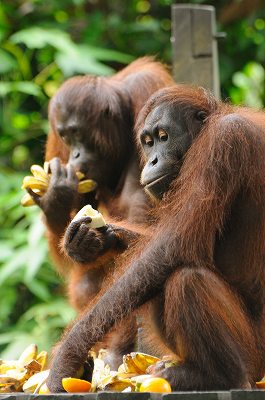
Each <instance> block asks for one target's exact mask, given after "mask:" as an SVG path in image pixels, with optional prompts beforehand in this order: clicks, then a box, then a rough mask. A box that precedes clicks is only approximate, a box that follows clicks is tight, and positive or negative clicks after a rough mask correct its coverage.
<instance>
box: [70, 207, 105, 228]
mask: <svg viewBox="0 0 265 400" xmlns="http://www.w3.org/2000/svg"><path fill="white" fill-rule="evenodd" d="M82 217H90V218H91V219H92V221H91V222H89V223H88V224H87V225H88V226H89V227H90V228H101V227H102V226H105V225H106V222H105V220H104V218H103V216H102V214H101V213H100V212H98V211H97V210H94V208H93V207H92V206H91V205H90V204H87V205H86V206H84V207H83V208H81V210H80V211H78V213H77V214H76V216H75V217H74V218H73V221H78V220H79V219H80V218H82Z"/></svg>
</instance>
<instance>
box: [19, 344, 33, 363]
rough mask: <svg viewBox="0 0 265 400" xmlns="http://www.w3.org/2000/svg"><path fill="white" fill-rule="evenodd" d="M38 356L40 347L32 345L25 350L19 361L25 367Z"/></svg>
mask: <svg viewBox="0 0 265 400" xmlns="http://www.w3.org/2000/svg"><path fill="white" fill-rule="evenodd" d="M37 354H38V347H37V345H36V344H30V345H29V346H28V347H26V348H25V350H24V351H23V352H22V353H21V355H20V357H19V359H18V361H19V362H20V364H22V365H25V364H27V363H28V362H30V361H32V360H35V358H36V357H37Z"/></svg>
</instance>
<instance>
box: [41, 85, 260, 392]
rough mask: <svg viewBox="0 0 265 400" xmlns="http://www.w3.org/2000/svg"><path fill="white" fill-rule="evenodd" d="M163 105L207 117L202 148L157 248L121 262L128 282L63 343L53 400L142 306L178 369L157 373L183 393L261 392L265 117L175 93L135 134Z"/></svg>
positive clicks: (173, 195)
mask: <svg viewBox="0 0 265 400" xmlns="http://www.w3.org/2000/svg"><path fill="white" fill-rule="evenodd" d="M163 102H168V103H173V104H175V105H176V107H177V105H179V104H181V105H182V111H183V112H182V113H180V115H181V117H182V118H183V116H184V118H190V117H191V115H192V112H193V113H194V110H201V109H203V110H204V111H206V112H207V115H208V117H207V119H206V120H205V122H204V126H203V128H202V130H201V131H200V132H194V131H193V130H192V124H191V126H190V128H191V133H192V134H193V137H194V141H193V144H192V145H191V147H190V149H189V150H188V152H187V154H186V156H185V160H184V163H183V165H182V168H181V171H180V174H179V176H178V178H177V179H175V180H174V182H173V183H172V185H171V189H170V190H169V191H168V193H167V194H166V195H165V196H164V199H163V201H162V203H161V204H160V205H159V206H158V208H157V211H156V218H157V219H158V222H157V223H156V226H153V227H152V229H151V238H150V239H148V240H145V242H144V243H140V244H139V245H138V246H137V247H136V248H135V250H134V251H133V252H132V255H131V257H130V258H127V259H126V258H125V256H124V255H123V256H122V259H121V262H120V263H121V270H122V271H124V269H125V272H123V273H122V272H121V277H120V279H119V280H115V282H114V283H112V284H111V285H110V288H109V290H108V291H107V292H106V293H105V294H104V295H103V296H99V298H98V301H97V303H95V305H94V307H93V309H92V310H91V309H90V310H88V312H87V313H85V314H84V316H83V318H81V319H80V320H79V321H78V322H77V323H76V325H75V326H74V327H73V329H72V330H71V331H70V332H68V334H67V335H65V338H64V340H63V342H62V343H61V347H60V349H59V350H58V352H57V354H56V357H55V360H54V362H53V366H52V369H51V373H50V376H49V380H48V386H49V387H50V389H51V390H53V391H60V390H61V381H60V380H61V378H62V377H63V376H70V375H72V374H73V373H74V372H75V371H76V370H78V367H80V365H81V364H82V363H83V362H84V360H85V358H86V354H87V351H88V349H89V348H90V347H91V346H92V345H94V343H96V342H97V341H98V340H100V339H101V338H102V336H103V335H104V334H105V333H106V332H108V331H109V329H110V328H111V327H112V326H113V325H114V324H115V323H117V322H118V321H120V319H121V318H123V317H125V316H127V315H130V313H131V312H133V311H134V310H135V309H137V308H139V307H141V306H142V305H144V304H149V305H150V310H149V312H148V314H149V316H150V318H151V321H152V322H153V323H154V324H155V330H156V331H155V333H157V339H156V340H157V345H156V348H157V347H158V345H159V342H160V341H162V342H163V344H164V346H166V347H167V348H168V349H169V352H170V354H174V355H175V358H176V359H178V360H179V359H180V360H181V363H180V365H179V366H177V367H170V368H165V369H164V366H162V367H161V366H160V367H157V368H156V369H155V372H156V373H157V374H158V375H160V376H163V377H165V378H166V379H168V380H169V381H170V382H171V384H172V386H173V388H174V389H175V390H218V389H219V390H224V389H231V388H246V387H250V385H251V386H254V387H255V381H257V380H260V379H261V378H262V377H263V375H264V373H265V361H264V360H265V344H264V343H265V332H264V326H265V325H264V323H265V307H264V306H265V274H264V254H265V114H264V113H263V112H261V111H260V112H258V111H254V110H251V109H246V108H241V107H232V106H230V105H228V104H224V103H221V102H217V101H216V100H215V99H214V98H213V97H212V96H211V95H209V94H208V93H207V92H206V91H204V90H202V89H196V88H190V87H187V86H175V87H174V88H169V89H165V90H162V91H160V92H158V94H155V95H154V96H153V98H152V99H151V100H150V101H149V102H148V103H147V105H146V107H145V108H144V109H143V112H142V113H141V115H140V117H139V120H138V123H137V128H138V130H141V127H142V126H143V124H144V121H145V119H146V117H147V115H148V114H149V112H150V111H151V110H152V109H154V107H155V106H156V105H159V104H161V103H163ZM142 161H143V164H144V163H145V162H146V157H145V155H144V154H143V155H142ZM146 310H147V309H146ZM148 314H147V312H145V314H144V320H146V319H147V315H148ZM77 343H78V346H77V345H76V344H77Z"/></svg>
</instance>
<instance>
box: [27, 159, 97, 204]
mask: <svg viewBox="0 0 265 400" xmlns="http://www.w3.org/2000/svg"><path fill="white" fill-rule="evenodd" d="M30 171H31V173H32V175H28V176H25V177H24V179H23V183H22V186H21V189H27V188H30V189H31V190H33V191H34V192H35V193H37V194H38V195H39V196H40V197H41V196H43V195H44V194H45V193H46V192H47V190H48V187H49V182H50V176H51V174H50V173H49V162H48V161H45V162H44V165H43V167H42V166H40V165H37V164H34V165H32V166H31V167H30ZM76 176H77V178H78V180H79V183H78V193H80V194H84V193H88V192H92V191H93V190H95V189H96V187H97V183H96V182H95V181H93V180H92V179H84V180H82V179H83V178H84V177H85V175H84V174H83V173H82V172H81V171H77V172H76ZM21 205H22V206H23V207H30V206H33V205H35V202H34V200H33V199H32V197H31V196H30V195H29V194H28V193H27V194H25V195H24V196H23V198H22V199H21Z"/></svg>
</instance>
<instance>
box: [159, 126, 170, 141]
mask: <svg viewBox="0 0 265 400" xmlns="http://www.w3.org/2000/svg"><path fill="white" fill-rule="evenodd" d="M158 137H159V140H160V141H161V142H166V141H167V139H168V134H167V132H166V131H164V129H159V131H158Z"/></svg>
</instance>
